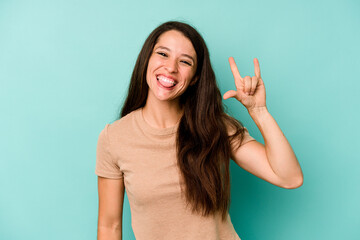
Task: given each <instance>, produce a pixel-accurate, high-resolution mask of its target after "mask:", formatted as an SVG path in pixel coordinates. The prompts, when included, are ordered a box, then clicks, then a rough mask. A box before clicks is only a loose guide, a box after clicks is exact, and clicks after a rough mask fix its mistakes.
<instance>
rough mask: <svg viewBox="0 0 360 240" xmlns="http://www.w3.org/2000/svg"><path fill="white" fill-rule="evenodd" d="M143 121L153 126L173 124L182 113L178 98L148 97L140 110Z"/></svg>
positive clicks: (159, 126)
mask: <svg viewBox="0 0 360 240" xmlns="http://www.w3.org/2000/svg"><path fill="white" fill-rule="evenodd" d="M142 114H143V118H144V119H145V121H146V122H147V123H148V124H149V125H150V126H152V127H154V128H168V127H173V126H175V125H176V124H177V123H178V122H179V121H180V118H181V116H182V114H183V109H181V107H180V105H179V101H178V100H174V101H159V100H151V98H148V99H147V101H146V104H145V106H144V107H143V110H142Z"/></svg>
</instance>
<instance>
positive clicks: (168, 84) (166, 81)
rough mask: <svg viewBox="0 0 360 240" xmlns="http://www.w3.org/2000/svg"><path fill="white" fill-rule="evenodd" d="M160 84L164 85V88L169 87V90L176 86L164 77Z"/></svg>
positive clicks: (160, 79)
mask: <svg viewBox="0 0 360 240" xmlns="http://www.w3.org/2000/svg"><path fill="white" fill-rule="evenodd" d="M159 82H160V84H161V85H163V86H164V87H167V88H170V87H173V86H174V83H172V81H169V80H165V79H164V78H162V77H160V78H159Z"/></svg>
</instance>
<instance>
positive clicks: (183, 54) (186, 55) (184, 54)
mask: <svg viewBox="0 0 360 240" xmlns="http://www.w3.org/2000/svg"><path fill="white" fill-rule="evenodd" d="M159 48H162V49H165V50H167V51H169V52H171V50H170V49H169V48H167V47H164V46H159V47H157V48H156V49H159ZM181 55H182V56H185V57H188V58H190V59H191V60H192V61H193V62H195V60H194V58H193V57H192V56H190V55H188V54H186V53H182V54H181Z"/></svg>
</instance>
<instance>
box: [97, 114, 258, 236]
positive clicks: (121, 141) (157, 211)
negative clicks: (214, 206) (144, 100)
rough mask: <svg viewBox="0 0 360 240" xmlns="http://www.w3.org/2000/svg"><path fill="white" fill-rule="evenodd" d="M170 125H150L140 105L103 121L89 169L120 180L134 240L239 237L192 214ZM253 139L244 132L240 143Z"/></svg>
mask: <svg viewBox="0 0 360 240" xmlns="http://www.w3.org/2000/svg"><path fill="white" fill-rule="evenodd" d="M177 128H178V124H177V125H176V126H174V127H170V128H164V129H157V128H153V127H151V126H150V125H149V124H148V123H147V122H145V120H144V119H143V116H142V109H141V108H140V109H138V110H135V111H133V112H131V113H129V114H128V115H126V116H125V117H122V118H121V119H119V120H117V121H115V122H113V123H112V124H107V125H106V126H105V128H104V129H103V130H102V131H101V133H100V135H99V139H98V145H97V154H96V169H95V173H96V175H98V176H101V177H106V178H113V179H120V178H123V179H124V185H125V189H126V193H127V196H128V199H129V203H130V209H131V221H132V222H131V225H132V228H133V232H134V234H135V238H136V239H137V240H162V239H164V240H170V239H171V240H177V239H179V240H180V239H181V240H183V239H186V240H200V239H201V240H202V239H206V240H239V239H240V238H239V236H238V235H237V234H236V232H235V229H234V227H233V225H232V223H231V219H230V215H229V214H228V215H227V220H226V222H222V221H221V215H220V213H219V214H218V215H216V216H211V217H203V216H201V215H200V214H199V215H195V214H193V213H192V212H191V209H190V207H189V206H188V207H186V202H185V199H184V196H181V188H180V185H182V184H184V182H183V181H182V180H181V178H180V172H179V171H180V170H179V169H178V167H177V157H176V147H175V140H176V131H177ZM251 140H254V138H252V137H251V136H250V135H249V133H248V132H247V130H246V135H245V138H244V140H243V144H245V143H246V142H248V141H251Z"/></svg>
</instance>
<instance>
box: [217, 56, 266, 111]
mask: <svg viewBox="0 0 360 240" xmlns="http://www.w3.org/2000/svg"><path fill="white" fill-rule="evenodd" d="M229 63H230V68H231V72H232V74H233V76H234V80H235V86H236V91H235V90H230V91H227V92H226V93H225V94H224V96H223V98H224V99H228V98H231V97H233V98H236V99H237V100H238V101H239V102H241V103H242V104H243V105H244V106H245V107H246V108H247V110H248V111H249V112H250V111H252V110H256V109H257V108H261V107H266V94H265V86H264V82H263V80H262V79H261V74H260V66H259V60H258V59H257V58H254V68H255V76H253V77H250V76H246V77H244V78H243V77H241V75H240V73H239V70H238V68H237V66H236V64H235V60H234V58H233V57H230V58H229Z"/></svg>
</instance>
